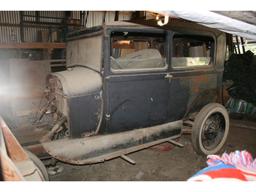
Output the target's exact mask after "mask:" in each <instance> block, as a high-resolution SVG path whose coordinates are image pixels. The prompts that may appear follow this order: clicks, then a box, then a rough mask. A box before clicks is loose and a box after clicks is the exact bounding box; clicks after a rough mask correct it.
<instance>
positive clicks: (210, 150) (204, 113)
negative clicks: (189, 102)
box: [192, 103, 229, 155]
mask: <svg viewBox="0 0 256 192" xmlns="http://www.w3.org/2000/svg"><path fill="white" fill-rule="evenodd" d="M228 132H229V116H228V112H227V110H226V109H225V107H224V106H222V105H220V104H218V103H210V104H208V105H206V106H204V107H203V108H202V109H201V110H200V111H199V113H198V114H197V116H196V118H195V121H194V124H193V127H192V145H193V148H194V150H195V151H196V152H197V153H198V154H200V155H210V154H216V153H217V152H219V151H220V150H221V149H222V147H223V146H224V144H225V142H226V140H227V136H228ZM210 142H211V143H210Z"/></svg>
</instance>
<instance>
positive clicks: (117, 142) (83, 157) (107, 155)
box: [42, 120, 182, 165]
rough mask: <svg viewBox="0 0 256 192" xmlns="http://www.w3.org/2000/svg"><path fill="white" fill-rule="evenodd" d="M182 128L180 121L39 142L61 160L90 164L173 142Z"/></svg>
mask: <svg viewBox="0 0 256 192" xmlns="http://www.w3.org/2000/svg"><path fill="white" fill-rule="evenodd" d="M181 127H182V121H181V120H180V121H175V122H171V123H166V124H162V125H157V126H153V127H148V128H141V129H135V130H132V131H126V132H121V133H115V134H108V135H96V136H92V137H85V138H79V139H61V140H56V141H51V142H47V143H42V146H43V147H44V148H45V150H46V151H47V153H49V154H50V155H51V156H52V157H54V158H56V159H58V160H60V161H63V162H66V163H71V164H77V165H83V164H92V163H98V162H104V161H106V160H110V159H113V158H116V157H122V156H123V157H124V158H126V156H124V155H127V154H129V153H132V152H135V151H139V150H142V149H145V148H148V147H151V146H153V145H157V144H160V143H164V142H170V141H173V139H176V138H178V137H180V136H181ZM173 144H174V143H173ZM176 145H177V144H176ZM123 157H122V158H123ZM126 159H127V158H126ZM127 160H128V159H127ZM128 161H129V160H128Z"/></svg>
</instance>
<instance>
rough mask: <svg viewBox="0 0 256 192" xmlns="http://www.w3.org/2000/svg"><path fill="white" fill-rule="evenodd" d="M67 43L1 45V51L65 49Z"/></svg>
mask: <svg viewBox="0 0 256 192" xmlns="http://www.w3.org/2000/svg"><path fill="white" fill-rule="evenodd" d="M63 48H66V44H65V43H38V42H35V43H11V44H0V49H63Z"/></svg>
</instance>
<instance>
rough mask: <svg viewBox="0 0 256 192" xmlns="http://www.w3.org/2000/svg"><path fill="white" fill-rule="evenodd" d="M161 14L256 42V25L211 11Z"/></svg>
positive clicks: (165, 12)
mask: <svg viewBox="0 0 256 192" xmlns="http://www.w3.org/2000/svg"><path fill="white" fill-rule="evenodd" d="M159 13H161V14H164V15H169V16H170V17H179V18H182V19H185V20H189V21H193V22H196V23H198V24H200V25H204V26H206V27H210V28H216V29H219V30H220V31H224V32H226V33H230V34H233V35H237V36H241V37H245V38H247V39H252V40H256V26H255V25H252V24H248V23H245V22H243V21H240V20H237V19H232V18H230V17H227V16H223V15H220V14H217V13H214V12H211V11H162V12H159ZM170 22H171V20H170Z"/></svg>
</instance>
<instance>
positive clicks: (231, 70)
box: [223, 51, 256, 105]
mask: <svg viewBox="0 0 256 192" xmlns="http://www.w3.org/2000/svg"><path fill="white" fill-rule="evenodd" d="M223 78H224V81H225V80H231V81H232V82H233V83H232V85H231V86H230V87H229V88H228V89H227V90H228V93H229V95H230V96H231V97H232V98H234V99H241V100H244V101H246V102H248V103H252V104H254V105H256V56H254V54H253V53H252V52H251V51H247V52H245V53H244V54H241V55H237V54H233V55H231V56H230V58H229V60H228V61H227V62H226V63H225V70H224V77H223Z"/></svg>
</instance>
